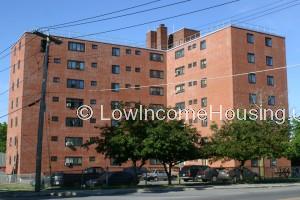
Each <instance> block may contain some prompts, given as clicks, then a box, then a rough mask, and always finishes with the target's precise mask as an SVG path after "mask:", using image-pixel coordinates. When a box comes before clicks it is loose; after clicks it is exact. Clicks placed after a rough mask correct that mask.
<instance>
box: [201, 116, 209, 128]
mask: <svg viewBox="0 0 300 200" xmlns="http://www.w3.org/2000/svg"><path fill="white" fill-rule="evenodd" d="M201 126H202V127H207V126H208V121H207V118H206V119H203V120H201Z"/></svg>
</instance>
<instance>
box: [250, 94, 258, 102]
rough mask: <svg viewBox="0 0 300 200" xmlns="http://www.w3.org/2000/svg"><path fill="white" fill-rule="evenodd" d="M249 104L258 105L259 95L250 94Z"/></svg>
mask: <svg viewBox="0 0 300 200" xmlns="http://www.w3.org/2000/svg"><path fill="white" fill-rule="evenodd" d="M249 103H250V104H256V103H257V95H256V94H253V93H251V94H249Z"/></svg>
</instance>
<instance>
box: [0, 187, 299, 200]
mask: <svg viewBox="0 0 300 200" xmlns="http://www.w3.org/2000/svg"><path fill="white" fill-rule="evenodd" d="M64 198H67V197H58V196H53V197H45V196H40V197H29V196H28V197H27V198H25V197H24V196H23V197H22V196H20V197H19V198H2V197H0V199H22V200H23V199H28V200H29V199H64ZM67 199H73V200H79V199H80V200H96V199H101V200H138V199H142V200H153V199H157V200H173V199H176V200H181V199H183V200H196V199H197V200H202V199H203V200H222V199H224V200H225V199H226V200H227V199H228V200H241V199H243V200H261V199H263V200H300V186H299V185H297V186H283V187H282V186H273V187H272V186H270V187H268V186H266V187H265V186H264V187H257V188H256V187H247V186H244V185H239V186H220V187H219V186H217V187H191V188H174V189H172V188H170V189H162V190H151V189H149V190H127V191H126V190H124V191H120V192H116V193H112V194H103V193H97V191H93V192H91V193H90V194H89V193H85V194H77V197H68V198H67Z"/></svg>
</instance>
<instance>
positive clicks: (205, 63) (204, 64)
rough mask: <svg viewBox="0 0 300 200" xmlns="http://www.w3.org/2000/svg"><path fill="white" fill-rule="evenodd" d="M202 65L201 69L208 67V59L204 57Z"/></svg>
mask: <svg viewBox="0 0 300 200" xmlns="http://www.w3.org/2000/svg"><path fill="white" fill-rule="evenodd" d="M200 67H201V69H205V68H206V67H207V61H206V59H202V60H201V61H200Z"/></svg>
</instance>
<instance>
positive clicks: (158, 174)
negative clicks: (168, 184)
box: [143, 170, 168, 181]
mask: <svg viewBox="0 0 300 200" xmlns="http://www.w3.org/2000/svg"><path fill="white" fill-rule="evenodd" d="M143 177H144V180H147V181H166V180H168V175H167V173H166V172H165V171H160V170H153V171H152V172H149V173H147V174H146V173H144V175H143Z"/></svg>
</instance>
